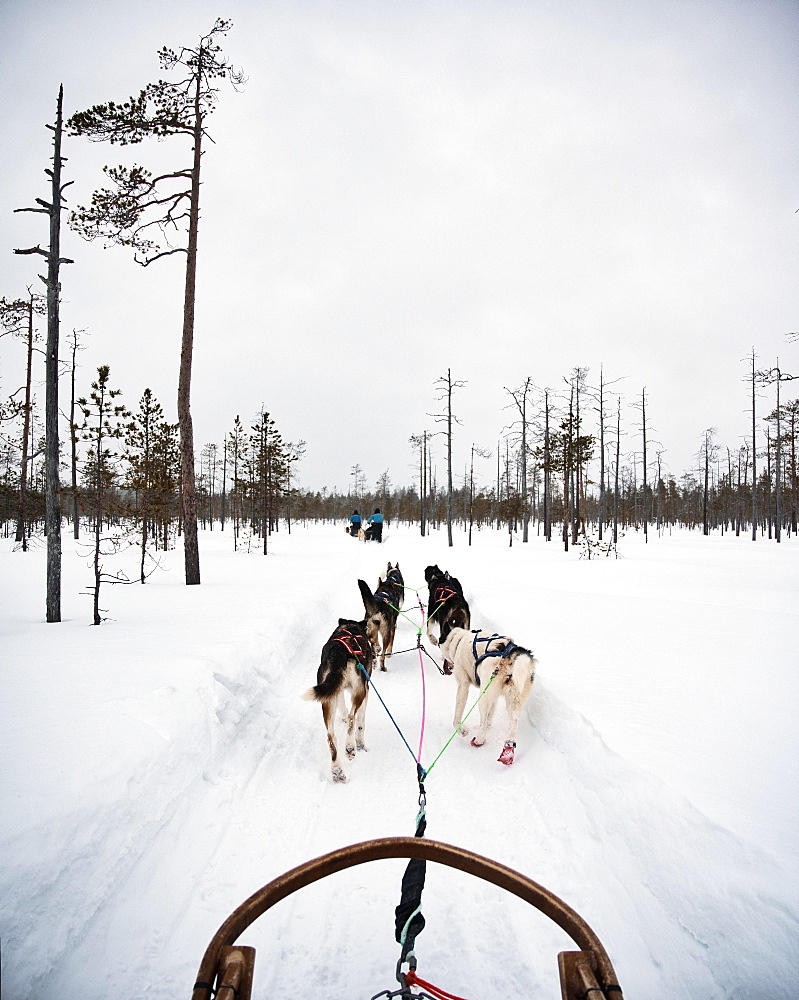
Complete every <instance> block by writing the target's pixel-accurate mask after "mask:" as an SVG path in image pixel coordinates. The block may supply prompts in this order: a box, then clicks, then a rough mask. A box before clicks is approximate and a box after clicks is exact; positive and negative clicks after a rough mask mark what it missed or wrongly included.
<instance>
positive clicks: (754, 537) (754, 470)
mask: <svg viewBox="0 0 799 1000" xmlns="http://www.w3.org/2000/svg"><path fill="white" fill-rule="evenodd" d="M755 384H756V376H755V349H754V348H752V541H753V542H756V541H757V440H756V425H755Z"/></svg>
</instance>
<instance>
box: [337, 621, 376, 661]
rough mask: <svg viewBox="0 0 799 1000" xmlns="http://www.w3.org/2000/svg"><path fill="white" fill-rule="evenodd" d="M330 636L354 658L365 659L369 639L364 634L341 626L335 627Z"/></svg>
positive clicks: (367, 653) (367, 652)
mask: <svg viewBox="0 0 799 1000" xmlns="http://www.w3.org/2000/svg"><path fill="white" fill-rule="evenodd" d="M331 638H332V639H334V640H335V641H336V642H340V643H341V645H342V646H343V647H344V648H345V649H346V650H347V652H348V653H349V654H350V656H352V657H353V658H354V659H356V660H359V661H360V660H365V659H366V658H367V657H368V655H369V640H368V639H367V638H366V636H365V635H359V634H358V633H357V632H350V630H349V629H347V628H343V627H342V628H338V629H336V631H335V632H334V633H333V635H332V636H331ZM353 647H354V648H353Z"/></svg>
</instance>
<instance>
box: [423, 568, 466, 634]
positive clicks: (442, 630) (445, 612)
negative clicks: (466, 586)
mask: <svg viewBox="0 0 799 1000" xmlns="http://www.w3.org/2000/svg"><path fill="white" fill-rule="evenodd" d="M424 578H425V580H426V581H427V586H428V600H427V627H426V630H427V637H428V639H429V640H430V642H432V643H433V645H434V646H437V645H438V644H439V643H441V642H443V641H444V640H445V639H446V638H447V636H448V635H449V630H450V629H451V628H455V627H458V628H466V629H468V628H469V626H470V625H471V616H470V614H469V605H468V604H467V603H466V598H465V597H464V596H463V587H461V585H460V581H458V580H457V579H456V578H455V577H454V576H450V575H449V573H447V572H445V571H443V570H441V569H439V568H438V566H428V567H427V568H426V569H425V571H424ZM434 625H436V626H438V638H436V636H435V635H434V633H433V626H434Z"/></svg>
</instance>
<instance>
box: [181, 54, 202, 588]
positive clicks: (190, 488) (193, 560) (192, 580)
mask: <svg viewBox="0 0 799 1000" xmlns="http://www.w3.org/2000/svg"><path fill="white" fill-rule="evenodd" d="M202 57H203V49H202V46H201V47H200V56H199V62H200V65H199V66H198V67H197V89H196V92H195V100H194V163H193V166H192V171H191V202H190V207H189V240H188V255H187V259H186V290H185V295H184V298H183V342H182V345H181V351H180V377H179V379H178V423H179V424H180V459H181V498H182V505H183V552H184V562H185V569H186V584H187V585H193V584H199V582H200V550H199V545H198V540H197V489H196V485H195V481H194V428H193V425H192V420H191V409H190V399H191V366H192V353H193V350H194V304H195V296H196V285H197V229H198V223H199V216H200V162H201V157H202V132H203V128H202V115H201V112H200V88H201V84H202Z"/></svg>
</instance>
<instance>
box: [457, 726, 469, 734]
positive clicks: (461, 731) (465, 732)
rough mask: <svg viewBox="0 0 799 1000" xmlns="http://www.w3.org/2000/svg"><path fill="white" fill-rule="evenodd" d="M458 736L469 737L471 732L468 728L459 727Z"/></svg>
mask: <svg viewBox="0 0 799 1000" xmlns="http://www.w3.org/2000/svg"><path fill="white" fill-rule="evenodd" d="M458 734H459V735H460V736H468V735H469V730H468V729H467V728H466V726H458Z"/></svg>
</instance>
